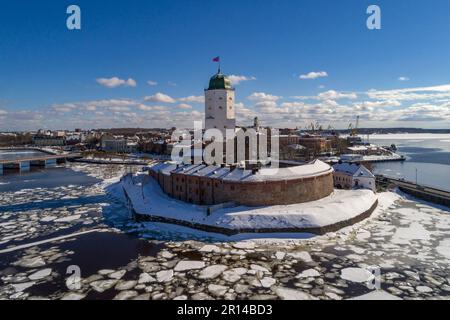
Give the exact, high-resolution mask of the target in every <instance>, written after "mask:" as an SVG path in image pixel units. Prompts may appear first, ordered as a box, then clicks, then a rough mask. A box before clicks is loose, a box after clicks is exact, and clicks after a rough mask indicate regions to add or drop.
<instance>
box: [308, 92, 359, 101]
mask: <svg viewBox="0 0 450 320" xmlns="http://www.w3.org/2000/svg"><path fill="white" fill-rule="evenodd" d="M317 97H318V99H319V100H330V99H331V100H338V99H356V98H358V96H357V94H356V93H354V92H348V93H343V92H337V91H334V90H329V91H325V92H322V93H319V95H318V96H317Z"/></svg>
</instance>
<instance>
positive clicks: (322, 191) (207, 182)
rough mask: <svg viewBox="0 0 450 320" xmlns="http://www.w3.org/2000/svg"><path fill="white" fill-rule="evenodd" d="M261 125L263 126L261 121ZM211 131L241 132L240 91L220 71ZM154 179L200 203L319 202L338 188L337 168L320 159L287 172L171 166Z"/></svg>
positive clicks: (208, 113)
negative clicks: (237, 107)
mask: <svg viewBox="0 0 450 320" xmlns="http://www.w3.org/2000/svg"><path fill="white" fill-rule="evenodd" d="M255 126H259V124H258V121H257V119H256V120H255ZM208 129H217V130H219V131H220V132H221V133H222V134H223V136H225V132H226V131H227V130H229V129H231V130H241V128H239V129H237V128H236V111H235V89H234V88H233V86H232V83H231V80H230V79H229V78H228V77H227V76H226V75H224V74H222V73H221V72H220V69H219V71H218V72H217V73H216V74H215V75H214V76H212V77H211V79H210V81H209V86H208V88H207V89H205V130H208ZM150 176H151V177H152V178H153V179H154V180H155V181H157V182H158V184H159V185H160V187H161V189H162V190H163V191H164V193H166V194H167V195H168V196H170V197H172V198H174V199H178V200H181V201H185V202H188V203H193V204H199V205H214V204H220V203H225V202H235V203H238V204H241V205H247V206H267V205H287V204H294V203H302V202H309V201H314V200H318V199H321V198H324V197H326V196H328V195H330V194H331V193H332V192H333V190H334V186H333V169H332V167H331V166H329V165H328V164H326V163H324V162H322V161H320V160H314V161H312V162H309V163H305V164H302V165H295V166H287V167H284V168H272V167H264V166H248V165H245V164H244V165H239V164H236V163H233V164H221V165H208V164H205V163H202V164H182V163H181V164H180V163H170V162H168V163H159V164H156V165H154V166H152V167H150Z"/></svg>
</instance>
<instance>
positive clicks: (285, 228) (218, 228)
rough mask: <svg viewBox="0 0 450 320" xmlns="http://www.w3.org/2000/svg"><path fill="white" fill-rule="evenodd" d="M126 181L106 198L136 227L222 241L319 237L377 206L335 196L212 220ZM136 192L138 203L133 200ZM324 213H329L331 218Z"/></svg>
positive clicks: (373, 200)
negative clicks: (116, 197) (123, 207)
mask: <svg viewBox="0 0 450 320" xmlns="http://www.w3.org/2000/svg"><path fill="white" fill-rule="evenodd" d="M130 180H132V179H130V177H129V176H128V178H127V176H126V177H125V178H122V179H121V181H120V182H119V183H118V184H115V185H110V186H109V187H116V188H118V190H111V189H110V190H109V191H110V193H117V192H123V195H124V199H125V202H126V204H127V206H128V208H129V209H130V211H131V213H132V215H133V218H134V219H135V220H136V221H137V222H159V223H167V224H173V225H179V226H183V227H188V228H191V229H195V230H200V231H204V232H211V233H219V234H223V235H227V236H233V235H238V234H243V233H248V234H273V233H309V234H314V235H323V234H326V233H329V232H336V231H338V230H340V229H342V228H345V227H348V226H352V225H354V224H356V223H358V222H361V221H363V220H365V219H367V218H368V217H370V216H371V215H372V213H373V212H374V211H375V210H376V209H377V207H378V204H379V201H378V198H377V197H376V196H375V195H373V196H371V195H369V193H368V192H364V191H363V192H356V193H350V192H342V191H339V192H336V193H334V194H333V195H332V196H329V197H326V198H324V199H321V200H317V201H311V202H309V203H302V204H294V205H288V206H264V207H246V206H235V207H233V208H225V209H220V210H218V211H216V212H214V213H213V214H212V215H209V216H204V215H203V214H202V213H204V211H205V210H206V209H207V206H195V205H190V204H187V203H183V202H181V201H177V200H174V199H171V198H168V197H167V196H163V195H162V194H160V192H158V191H160V190H156V191H155V189H154V188H157V187H156V186H154V185H153V184H154V183H152V182H151V181H150V182H149V183H148V184H146V185H144V186H142V185H139V186H136V185H133V184H130ZM146 187H148V189H146ZM158 187H159V186H158ZM119 190H120V191H119ZM144 190H145V191H144ZM138 191H139V192H140V194H142V196H143V198H140V196H137V195H136V194H137V192H138ZM148 193H150V196H151V197H149V194H148ZM152 198H153V199H155V202H158V203H162V206H163V207H164V208H165V209H166V210H167V211H163V210H162V209H161V208H158V209H157V210H155V209H154V208H151V206H148V205H146V204H145V203H143V202H147V201H148V199H152ZM150 201H151V203H152V202H153V201H152V200H150ZM342 201H351V202H353V203H352V204H351V205H350V206H346V205H343V204H342ZM356 202H358V203H356ZM329 205H331V206H332V208H331V209H329V210H328V211H327V210H326V209H324V207H328V206H329ZM179 210H183V211H184V214H183V215H181V216H180V215H177V211H179ZM277 210H278V212H277ZM330 210H331V211H333V212H334V213H331V211H330ZM152 211H153V212H152ZM165 212H167V213H165ZM206 220H207V221H206Z"/></svg>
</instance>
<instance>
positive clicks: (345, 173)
mask: <svg viewBox="0 0 450 320" xmlns="http://www.w3.org/2000/svg"><path fill="white" fill-rule="evenodd" d="M333 169H334V173H333V179H334V185H335V186H336V188H339V189H370V190H372V191H376V184H375V176H374V175H373V174H372V172H370V171H369V170H368V169H367V168H366V167H364V166H363V165H361V164H356V163H347V162H344V163H338V164H335V165H334V166H333Z"/></svg>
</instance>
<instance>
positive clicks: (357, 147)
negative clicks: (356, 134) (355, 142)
mask: <svg viewBox="0 0 450 320" xmlns="http://www.w3.org/2000/svg"><path fill="white" fill-rule="evenodd" d="M347 149H348V150H351V151H366V150H367V147H365V146H353V147H348V148H347Z"/></svg>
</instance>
